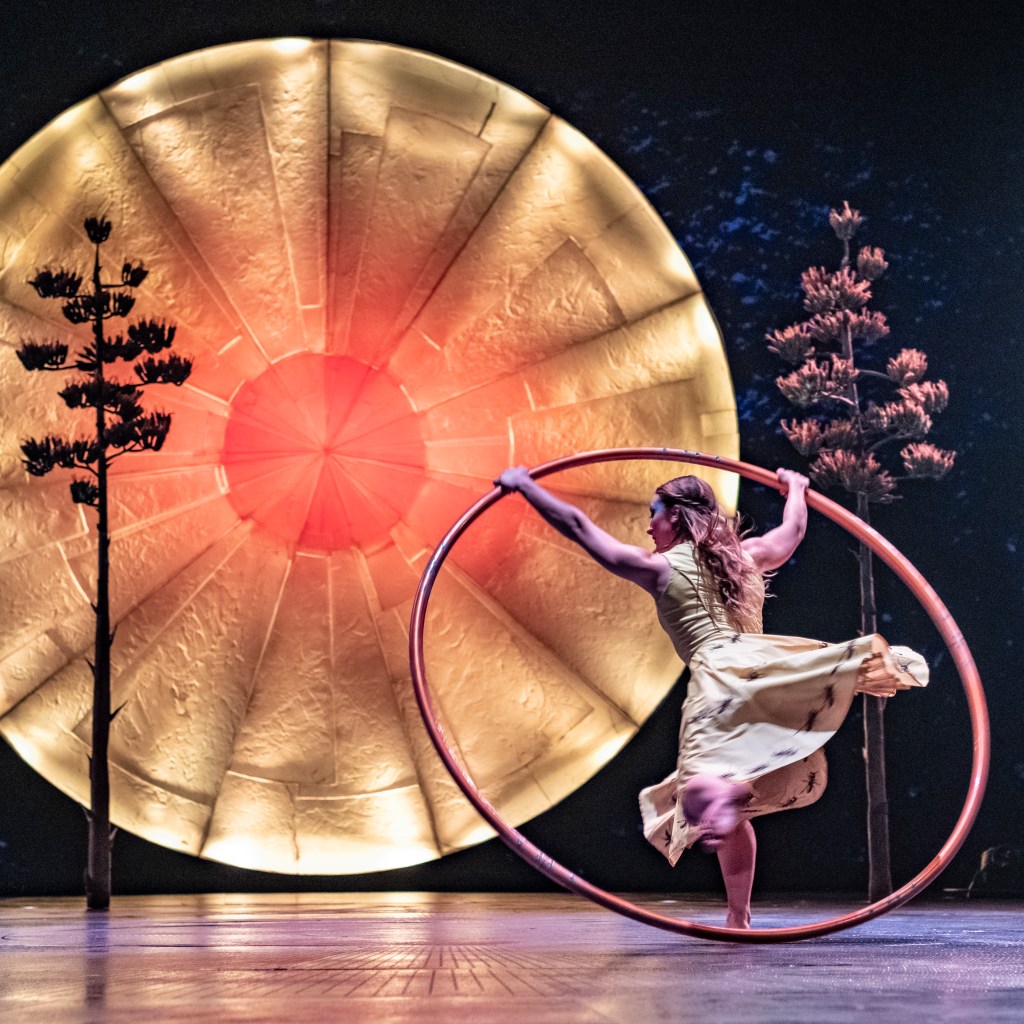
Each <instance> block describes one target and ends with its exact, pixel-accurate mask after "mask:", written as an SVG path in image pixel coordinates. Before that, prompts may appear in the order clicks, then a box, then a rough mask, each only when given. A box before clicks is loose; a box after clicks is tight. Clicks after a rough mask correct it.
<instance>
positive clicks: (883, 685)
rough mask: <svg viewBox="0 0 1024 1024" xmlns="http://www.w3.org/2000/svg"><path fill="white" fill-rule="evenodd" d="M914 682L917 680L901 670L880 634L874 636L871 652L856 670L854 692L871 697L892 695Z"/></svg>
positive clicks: (906, 688)
mask: <svg viewBox="0 0 1024 1024" xmlns="http://www.w3.org/2000/svg"><path fill="white" fill-rule="evenodd" d="M916 684H917V680H916V679H914V677H913V676H911V675H910V674H909V673H907V672H905V671H903V669H902V668H901V667H900V665H899V663H898V662H897V660H896V659H895V658H894V657H893V654H892V651H891V650H890V649H889V645H888V644H887V643H886V642H885V641H884V640H883V639H882V638H881V637H880V636H877V635H876V636H874V637H873V638H872V641H871V653H870V654H869V655H868V656H867V657H866V658H865V659H864V661H863V662H862V663H861V666H860V670H859V671H858V672H857V689H856V690H855V691H854V692H855V693H869V694H871V696H873V697H893V696H895V694H896V691H897V690H909V689H910V688H911V687H912V686H914V685H916Z"/></svg>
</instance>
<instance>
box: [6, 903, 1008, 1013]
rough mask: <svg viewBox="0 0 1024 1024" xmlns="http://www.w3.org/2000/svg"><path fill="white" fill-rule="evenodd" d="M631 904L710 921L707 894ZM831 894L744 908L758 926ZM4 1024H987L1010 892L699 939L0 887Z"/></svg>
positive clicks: (496, 912)
mask: <svg viewBox="0 0 1024 1024" xmlns="http://www.w3.org/2000/svg"><path fill="white" fill-rule="evenodd" d="M643 902H644V904H645V905H647V906H651V907H654V908H657V909H659V910H661V911H664V912H666V913H676V914H678V915H679V916H682V917H689V918H692V919H696V920H703V921H708V922H717V921H719V919H720V918H721V916H722V913H723V910H722V908H721V907H720V906H719V905H718V904H717V903H711V902H701V901H695V900H691V899H689V898H686V899H682V898H681V899H679V900H665V899H655V898H650V899H648V900H645V901H643ZM848 909H852V906H851V905H849V904H846V905H844V904H839V903H835V902H829V901H822V900H806V901H804V900H788V901H785V902H783V901H762V902H761V903H760V904H759V905H758V906H756V907H755V911H756V912H758V916H757V918H756V921H757V923H759V924H761V925H763V926H766V927H769V926H770V927H777V926H782V925H789V924H796V923H802V922H806V921H808V920H818V919H821V918H824V917H832V916H835V914H836V913H839V912H843V911H845V910H848ZM0 1021H2V1022H3V1024H22V1022H31V1024H35V1022H39V1024H44V1022H45V1024H52V1022H60V1024H81V1022H89V1024H99V1022H103V1021H112V1022H117V1024H136V1022H138V1024H177V1022H182V1024H184V1022H186V1021H187V1022H193V1021H225V1022H239V1024H242V1022H245V1024H262V1022H267V1024H290V1022H293V1021H294V1022H302V1024H311V1022H312V1024H319V1022H321V1021H322V1022H335V1021H337V1022H345V1024H347V1022H357V1024H358V1022H364V1021H365V1022H371V1021H372V1022H374V1024H391V1022H395V1024H399V1022H400V1024H405V1022H414V1021H415V1022H417V1024H430V1022H434V1021H438V1022H445V1024H447V1022H451V1021H456V1022H473V1024H477V1022H479V1024H484V1022H492V1021H493V1022H502V1024H509V1022H512V1024H548V1022H551V1024H555V1022H557V1024H576V1022H579V1024H607V1022H609V1021H622V1022H628V1024H655V1022H666V1024H668V1022H672V1024H684V1022H691V1021H692V1022H700V1024H732V1022H737V1024H739V1022H744V1024H746V1022H757V1024H771V1022H779V1024H803V1022H814V1024H821V1022H828V1024H848V1022H854V1021H856V1022H870V1024H888V1022H895V1024H914V1022H918V1021H922V1022H923V1021H928V1022H929V1024H934V1022H940V1021H950V1022H957V1024H972V1022H979V1024H980V1022H982V1021H984V1022H986V1024H1002V1022H1010V1021H1013V1022H1021V1021H1024V905H1022V904H1021V903H1016V902H1006V901H1003V902H988V903H985V902H974V901H971V902H969V903H965V902H937V901H933V902H920V901H919V902H917V903H915V904H912V905H910V906H909V907H904V908H902V909H900V910H897V911H894V912H893V913H890V914H888V915H886V916H885V917H882V918H880V919H878V920H876V921H872V922H870V923H868V924H866V925H863V926H861V927H860V928H856V929H853V930H850V931H846V932H841V933H839V934H838V935H833V936H829V937H827V938H824V939H816V940H811V941H806V942H801V943H795V944H785V945H773V946H739V945H732V944H725V943H712V942H703V941H700V940H695V939H689V938H685V937H682V936H675V935H672V934H669V933H666V932H661V931H656V930H654V929H651V928H649V927H647V926H645V925H641V924H637V923H635V922H633V921H627V920H625V919H624V918H620V917H618V916H616V915H614V914H612V913H610V912H609V911H606V910H603V909H601V908H599V907H595V906H591V905H590V904H588V903H586V902H584V901H583V900H581V899H579V898H577V897H573V896H567V895H566V896H561V895H539V894H515V895H498V894H474V893H468V894H431V893H371V894H328V895H313V894H304V895H276V896H265V895H253V896H249V895H239V894H233V895H218V896H151V897H120V898H117V899H116V900H115V904H114V907H113V909H112V910H111V912H110V913H109V915H102V914H86V913H85V912H84V910H83V902H82V901H81V900H78V899H75V900H69V899H37V900H28V899H8V900H0Z"/></svg>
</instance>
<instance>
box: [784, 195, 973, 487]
mask: <svg viewBox="0 0 1024 1024" xmlns="http://www.w3.org/2000/svg"><path fill="white" fill-rule="evenodd" d="M862 222H863V218H862V217H861V215H860V212H859V211H858V210H854V209H851V208H850V204H849V203H843V207H842V209H833V210H831V211H830V214H829V224H830V225H831V227H832V230H833V231H834V233H835V235H836V237H837V238H838V239H839V241H840V242H841V243H842V245H843V257H842V260H841V262H840V265H839V268H838V269H837V270H834V271H829V270H826V269H825V268H824V267H809V268H808V269H807V270H806V271H804V273H803V276H802V278H801V287H802V289H803V293H804V302H803V305H804V309H805V310H806V311H807V313H808V314H809V315H808V317H807V318H806V319H804V320H801V321H799V322H797V323H794V324H790V325H789V326H788V327H783V328H780V329H777V330H773V331H770V332H769V333H768V334H767V335H766V336H765V338H766V340H767V342H768V350H769V351H770V352H771V353H772V354H773V355H775V356H777V357H778V358H779V359H780V360H781V361H782V362H784V363H787V364H788V365H789V366H791V367H793V369H791V370H790V371H789V372H787V373H784V374H782V375H781V376H779V377H778V378H776V384H777V385H778V388H779V390H780V391H781V392H782V394H783V395H784V396H785V397H786V398H787V400H789V401H790V402H792V403H793V404H794V405H795V406H797V407H798V408H800V409H807V410H809V411H808V414H807V415H806V416H805V417H804V418H802V419H793V420H789V421H786V420H783V422H782V429H783V431H784V433H785V434H786V437H787V438H788V439H789V441H790V442H791V443H792V445H793V447H794V448H796V450H797V451H798V452H799V453H800V454H801V455H802V456H804V457H805V458H807V459H810V460H811V463H810V467H809V473H810V476H811V479H812V480H813V481H814V482H815V484H816V485H817V486H819V487H822V488H828V487H839V488H842V489H843V490H846V491H848V492H849V493H851V494H857V495H862V496H864V497H865V498H867V500H869V501H872V502H888V501H892V500H893V497H894V495H895V492H896V488H897V485H898V483H899V481H900V480H905V479H915V478H916V479H931V480H939V479H941V478H942V477H943V476H945V475H946V473H948V472H949V470H950V469H951V468H952V466H953V460H954V458H955V454H956V453H955V452H952V451H945V450H943V449H941V448H937V447H936V446H935V445H933V444H929V443H926V442H925V441H924V438H925V437H926V436H927V434H928V433H929V432H930V431H931V429H932V426H933V418H934V417H935V416H936V415H937V414H938V413H941V412H942V411H943V410H944V409H945V408H946V406H947V404H948V402H949V388H948V387H947V386H946V384H945V382H944V381H941V380H931V381H929V380H926V379H925V377H926V374H927V372H928V360H927V358H926V357H925V354H924V353H923V352H921V351H920V350H919V349H915V348H904V349H901V350H900V351H898V352H897V353H896V355H894V356H892V357H890V358H888V360H887V361H886V362H885V364H884V366H883V367H881V368H873V367H872V366H871V365H870V363H871V362H872V361H873V360H872V357H874V356H875V355H876V346H877V343H878V342H880V341H882V340H883V339H885V338H886V337H888V335H889V325H888V323H887V321H886V318H885V316H884V314H882V313H880V312H877V311H875V310H871V309H869V308H868V304H869V303H870V302H871V299H872V290H871V286H872V283H873V282H874V281H877V280H878V279H879V278H880V277H881V276H882V275H883V274H884V273H885V271H886V269H887V268H888V265H889V264H888V262H887V261H886V259H885V253H884V252H883V251H882V250H881V249H878V248H873V247H871V246H865V247H863V248H861V249H860V251H859V252H858V253H857V254H856V256H855V257H854V256H853V254H852V252H851V246H850V243H851V241H852V240H853V238H854V237H855V236H856V234H857V231H858V229H859V228H860V226H861V224H862ZM900 444H902V448H900V449H899V450H898V455H899V465H898V467H897V466H888V467H887V465H886V464H885V462H884V459H885V458H886V457H887V456H889V454H890V452H893V451H894V449H895V447H896V446H897V445H900Z"/></svg>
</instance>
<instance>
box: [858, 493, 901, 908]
mask: <svg viewBox="0 0 1024 1024" xmlns="http://www.w3.org/2000/svg"><path fill="white" fill-rule="evenodd" d="M857 515H859V516H860V518H861V519H863V520H864V522H866V523H869V522H870V521H871V520H870V510H869V505H868V500H867V496H866V495H863V494H858V495H857ZM858 560H859V563H860V616H861V618H860V628H861V634H862V635H864V636H866V635H867V634H869V633H875V632H877V630H878V616H877V612H876V609H875V575H874V566H873V561H872V554H871V549H870V548H868V547H866V546H865V545H864V544H861V545H860V552H859V559H858ZM862 700H863V705H864V769H865V773H866V777H867V797H868V899H869V900H870V901H871V902H872V903H875V902H877V901H878V900H880V899H884V898H885V897H886V896H888V895H889V894H890V893H891V892H892V891H893V889H892V867H891V864H890V860H889V798H888V795H887V793H886V785H885V719H884V715H885V698H884V697H872V696H870V695H869V694H866V693H865V694H864V695H863V697H862Z"/></svg>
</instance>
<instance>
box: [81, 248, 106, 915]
mask: <svg viewBox="0 0 1024 1024" xmlns="http://www.w3.org/2000/svg"><path fill="white" fill-rule="evenodd" d="M101 289H102V285H101V283H100V258H99V246H97V247H96V260H95V263H94V265H93V292H94V294H95V295H97V296H99V294H100V292H101ZM97 305H98V303H97ZM93 337H94V339H95V342H96V382H97V386H98V388H99V389H100V391H99V394H100V396H102V393H103V392H102V387H103V347H104V339H103V317H102V314H101V313H100V312H98V311H97V313H96V316H95V319H94V321H93ZM105 430H106V410H105V409H104V407H103V401H102V398H101V399H100V401H99V403H98V406H97V409H96V441H97V444H98V445H99V448H100V457H99V459H98V460H97V466H96V474H97V479H96V483H97V486H98V489H99V497H98V499H97V502H96V513H97V521H96V533H97V566H96V569H97V571H96V650H95V661H94V663H93V669H92V679H93V687H92V756H91V758H90V759H89V812H88V815H87V817H88V821H89V849H88V855H87V860H86V869H85V903H86V906H87V907H88V909H89V910H107V909H108V908H109V907H110V888H111V886H110V879H111V871H110V852H111V850H110V848H111V843H112V842H113V835H112V834H111V831H110V766H109V764H108V763H107V747H108V744H109V738H110V644H111V636H110V535H109V526H108V523H107V452H106V444H105V443H104V440H103V435H104V431H105Z"/></svg>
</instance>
